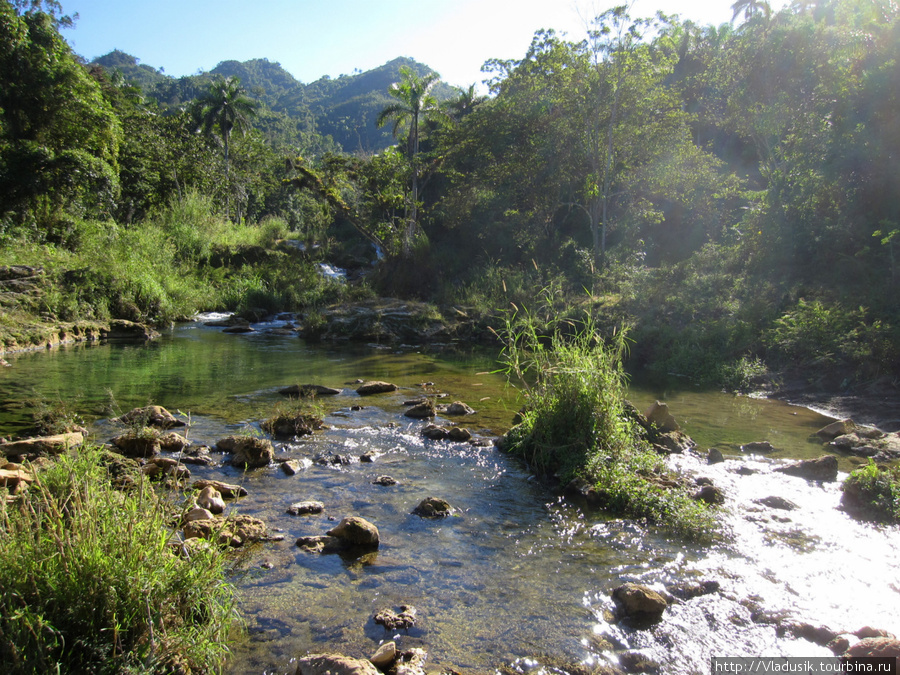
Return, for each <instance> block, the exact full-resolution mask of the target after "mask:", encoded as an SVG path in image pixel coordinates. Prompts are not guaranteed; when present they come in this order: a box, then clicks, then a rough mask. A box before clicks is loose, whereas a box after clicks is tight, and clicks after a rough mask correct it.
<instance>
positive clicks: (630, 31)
mask: <svg viewBox="0 0 900 675" xmlns="http://www.w3.org/2000/svg"><path fill="white" fill-rule="evenodd" d="M38 4H40V3H38ZM735 10H736V15H735V16H736V18H735V21H734V22H733V23H731V24H724V25H721V26H700V25H695V24H693V23H691V22H680V21H678V20H676V19H673V18H667V17H661V16H658V17H654V18H647V19H644V18H638V17H632V16H629V14H628V13H627V11H626V10H625V9H624V8H619V9H615V10H610V11H608V12H606V13H604V14H602V15H601V16H599V17H597V18H596V20H595V21H594V23H593V29H592V31H591V32H590V34H589V35H587V36H586V39H585V40H583V41H570V40H568V39H564V38H562V37H560V36H558V35H555V34H553V33H552V32H540V33H538V34H536V35H535V36H534V39H533V41H532V44H531V47H530V49H529V50H528V51H527V53H526V54H524V55H523V56H522V57H521V58H520V59H516V60H506V61H499V60H498V61H493V62H490V63H489V64H487V69H488V73H489V77H490V93H489V95H488V96H486V97H478V96H476V95H475V92H474V91H473V90H469V91H458V90H451V89H450V88H447V87H446V85H442V83H440V82H439V80H438V78H437V76H436V75H434V74H431V73H429V72H428V70H427V68H424V67H422V66H420V65H419V64H415V63H412V62H409V61H407V60H403V59H398V60H395V61H392V62H390V63H388V64H386V65H385V66H383V67H382V68H380V69H376V70H373V71H370V72H368V73H362V74H357V75H352V76H343V77H340V78H337V79H327V78H323V79H321V80H319V81H316V82H313V83H310V84H307V85H302V84H300V83H298V82H296V80H294V79H293V78H292V77H291V76H290V75H289V74H288V73H286V72H285V71H284V70H283V69H281V67H280V66H279V65H278V64H275V63H270V62H268V61H266V60H264V59H259V60H254V61H249V62H245V63H238V62H233V61H228V62H224V63H222V64H220V65H219V66H218V67H217V68H216V69H215V70H214V71H213V72H212V73H210V74H204V75H202V76H198V77H196V78H180V79H173V78H168V77H166V76H165V75H164V74H162V73H158V72H156V71H155V70H153V69H152V68H147V67H144V66H139V65H137V64H136V63H134V62H133V61H134V60H133V59H131V61H132V62H131V63H129V57H127V55H122V54H117V53H113V54H110V55H108V56H107V57H103V59H101V60H98V62H97V63H95V64H89V65H87V66H84V65H82V64H81V63H79V60H78V59H77V58H76V57H75V55H73V54H72V53H71V50H70V49H69V48H68V46H67V45H66V44H65V42H64V40H62V38H61V37H60V36H59V34H58V31H57V25H56V20H57V19H55V18H54V17H53V16H50V15H47V14H44V13H42V12H39V11H27V12H24V13H20V12H19V11H18V10H17V9H16V7H15V6H14V5H13V4H11V3H9V2H7V1H4V2H2V3H0V12H2V14H0V17H2V21H0V45H2V50H0V69H2V72H3V73H4V78H3V80H2V82H0V108H2V112H0V263H2V264H12V263H14V262H15V261H16V258H17V255H20V254H21V242H22V241H23V240H27V241H29V242H32V241H38V242H41V243H42V244H43V245H44V246H45V247H47V249H46V250H51V249H52V251H54V255H56V254H58V252H59V251H68V252H70V253H69V255H72V256H77V255H78V254H79V251H80V247H83V246H84V245H85V242H86V241H87V240H88V239H89V238H90V236H93V235H89V234H88V232H96V231H97V230H98V229H99V228H105V229H106V231H107V232H109V231H116V232H119V233H120V234H121V235H122V236H124V235H125V234H126V233H134V234H135V236H137V235H138V234H141V235H145V234H146V233H147V232H149V231H150V228H151V225H152V226H154V227H156V226H160V227H162V230H161V232H162V234H160V236H163V237H174V239H172V241H173V242H174V243H173V244H172V246H174V247H175V248H176V249H177V250H181V249H179V247H182V246H183V245H184V242H185V241H192V242H193V244H192V245H193V246H194V248H193V249H191V251H192V252H191V254H190V256H189V257H190V259H191V260H192V261H194V263H195V264H208V263H209V262H210V261H211V260H213V259H214V258H215V256H214V255H212V254H211V252H210V250H211V249H210V245H209V242H204V236H205V235H204V234H203V232H204V231H209V228H208V226H204V227H206V228H207V229H206V230H204V228H203V227H198V226H196V224H195V222H194V221H192V220H191V218H194V219H200V220H202V221H203V222H207V220H204V219H209V218H214V219H215V218H218V219H220V220H221V221H222V222H223V227H226V226H227V223H229V222H230V223H235V224H240V225H241V226H244V227H248V226H249V227H254V226H256V224H258V223H261V222H264V223H268V224H271V223H272V222H274V220H273V219H275V220H277V222H278V223H279V228H281V230H282V231H283V232H287V233H292V236H295V237H301V238H303V239H306V240H308V241H309V242H313V241H315V242H317V243H320V244H322V245H323V246H322V247H321V249H320V251H321V252H322V253H323V254H325V255H329V256H331V257H332V259H333V260H335V261H340V262H342V263H344V264H349V265H355V266H358V267H360V268H362V267H364V266H366V265H368V264H370V263H372V262H373V261H374V253H373V247H372V245H373V244H374V245H375V246H376V247H377V249H378V250H379V252H380V253H381V254H383V259H382V260H381V261H380V262H378V263H377V264H376V265H375V267H374V269H373V270H371V271H370V272H369V273H368V274H367V275H366V276H365V281H363V282H360V283H362V284H363V285H365V286H366V287H367V288H368V289H370V290H371V291H374V292H378V293H383V294H394V295H400V296H406V297H417V298H420V299H424V300H428V301H431V302H434V303H437V304H439V305H442V306H454V307H456V308H458V309H460V311H465V312H469V313H472V314H475V313H478V314H481V315H484V316H493V317H495V318H496V319H497V320H499V317H500V314H499V313H500V312H505V311H519V312H522V311H524V309H525V308H528V309H530V310H532V311H538V308H540V311H547V312H548V313H552V314H554V315H560V314H561V315H563V316H571V317H572V318H573V320H577V319H578V317H580V316H583V313H584V312H589V313H591V314H592V315H594V317H595V318H596V319H597V320H598V321H599V322H600V323H602V324H604V325H608V326H610V327H613V326H619V325H622V324H626V325H628V326H630V337H631V339H632V340H633V345H632V348H631V359H632V363H633V364H635V365H640V366H644V367H648V368H653V369H657V370H660V371H663V372H669V373H677V374H681V375H685V376H689V377H691V378H693V379H694V380H698V381H705V382H714V383H717V384H725V385H727V386H732V387H741V386H748V385H750V384H751V383H753V382H754V381H755V378H757V377H758V376H760V375H762V374H764V373H766V372H767V371H769V372H772V371H776V372H778V371H782V372H783V371H784V370H785V369H793V368H800V369H801V371H802V372H803V374H804V377H806V378H807V379H808V380H811V381H814V382H819V383H821V384H822V385H823V386H827V387H832V388H837V387H841V386H843V387H849V386H854V385H857V384H860V383H873V382H879V383H881V384H882V385H884V386H889V387H890V386H896V384H897V382H896V373H897V372H900V368H898V365H900V360H898V354H900V348H898V346H900V336H898V326H900V318H898V314H900V300H898V293H897V290H898V278H897V277H898V274H897V251H896V248H897V245H898V242H900V238H898V233H900V201H898V198H897V195H898V194H900V184H898V183H900V166H898V164H900V123H898V118H897V111H898V109H900V75H898V73H900V70H898V68H897V60H898V56H900V23H898V16H897V9H896V7H895V6H894V5H892V4H890V3H886V2H878V1H872V0H824V1H823V2H820V3H817V4H814V5H812V4H809V3H795V4H793V5H791V6H789V7H788V8H786V9H784V10H782V11H780V12H772V11H770V10H769V9H768V7H767V6H766V5H765V3H746V4H745V3H743V2H741V1H739V2H738V3H735ZM131 83H133V84H131ZM214 111H218V112H217V113H215V114H219V115H220V116H219V117H216V116H215V114H214ZM223 111H226V112H223ZM228 111H230V112H228ZM222 115H224V116H222ZM229 115H231V117H229ZM379 124H380V126H378V125H379ZM198 130H200V132H201V133H197V131H198ZM381 134H383V136H382V135H381ZM385 139H389V140H387V141H386V140H385ZM387 142H391V143H393V142H396V145H394V146H391V147H390V148H389V149H387V150H385V151H382V150H384V148H385V145H386V143H387ZM375 151H379V152H378V154H373V153H374V152H375ZM287 159H290V160H291V161H290V162H286V160H287ZM189 197H190V198H191V199H201V200H202V202H203V204H205V206H204V209H208V211H204V212H203V213H202V214H201V213H199V212H197V211H193V212H191V213H193V215H188V213H187V212H186V211H185V210H184V209H181V210H177V208H178V205H179V204H182V205H183V204H184V203H185V200H186V199H188V198H189ZM176 212H177V213H179V214H181V215H179V216H178V218H182V219H186V220H181V221H178V223H177V227H175V225H173V222H174V221H173V218H174V216H172V214H173V213H176ZM166 214H168V215H166ZM97 223H104V225H102V226H100V225H97ZM165 223H168V225H165V226H163V225H161V224H165ZM166 227H168V230H167V229H166ZM175 232H177V233H178V235H177V236H175V235H174V233H175ZM46 250H45V252H46ZM198 252H205V253H202V254H201V253H198ZM37 257H38V256H37V253H35V254H34V258H35V259H37ZM217 260H218V263H219V264H220V265H221V264H222V260H221V259H217ZM232 260H233V258H232ZM71 264H77V263H71ZM219 269H221V270H222V271H220V272H216V274H219V275H220V276H221V277H223V279H224V277H226V276H227V275H229V274H230V273H231V272H230V271H229V270H228V267H227V265H226V266H225V267H220V268H219ZM211 278H212V277H211ZM220 281H221V280H220ZM257 281H258V282H259V283H257V285H256V286H254V288H255V290H254V293H256V295H255V296H254V298H255V300H254V302H255V303H256V304H258V305H261V304H264V305H265V306H267V307H269V308H270V309H272V310H276V309H286V310H302V309H308V308H309V307H311V306H313V305H315V303H317V302H324V301H323V300H316V299H314V298H313V297H312V296H309V295H307V296H303V297H300V296H299V295H297V294H291V293H282V292H280V291H279V284H281V283H283V282H284V279H281V280H279V279H278V278H276V276H271V277H268V276H265V277H260V278H259V279H258V280H257ZM210 283H212V282H210ZM216 283H219V282H216ZM251 286H252V284H251ZM160 293H161V292H157V296H158V295H159V294H160ZM151 295H152V294H151ZM163 295H164V294H163ZM139 296H140V294H138V295H137V296H136V297H134V298H132V300H131V301H132V302H133V303H134V304H135V305H137V306H138V307H139V308H140V314H141V315H142V316H144V317H145V318H149V319H153V318H158V316H156V315H158V314H160V312H159V310H158V308H157V310H156V312H154V309H153V303H150V302H147V301H146V300H142V299H141V298H140V297H139ZM209 297H213V296H209ZM229 297H230V298H231V299H230V301H229V302H230V303H231V304H232V305H234V306H241V305H246V304H248V303H249V302H250V301H249V300H248V297H246V296H242V295H241V294H240V293H239V292H236V293H235V294H232V296H229ZM262 298H267V299H266V301H265V303H263V302H262ZM154 302H156V304H157V305H160V303H162V304H163V305H164V304H165V303H164V302H162V300H160V298H159V297H156V300H155V301H154ZM204 302H206V303H207V304H222V303H223V302H224V300H222V297H221V296H218V297H217V298H216V299H215V300H210V299H209V298H207V299H206V300H205V301H204ZM199 304H203V303H202V302H199V301H197V300H196V299H195V301H193V304H191V303H187V306H186V307H185V308H184V309H189V308H194V305H199ZM88 305H90V302H88V303H82V304H81V305H79V307H80V309H79V310H78V311H82V312H83V311H87V309H86V308H87V306H88ZM205 308H210V307H205ZM51 309H52V308H51ZM51 309H48V308H44V311H45V312H47V313H49V314H58V310H52V311H51ZM94 309H95V310H97V308H94ZM73 311H74V310H73ZM97 311H99V312H100V313H101V314H102V313H103V311H105V312H107V313H114V312H115V308H114V303H110V304H108V305H107V306H106V308H105V309H103V310H102V311H101V310H97Z"/></svg>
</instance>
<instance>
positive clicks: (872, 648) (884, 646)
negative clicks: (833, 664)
mask: <svg viewBox="0 0 900 675" xmlns="http://www.w3.org/2000/svg"><path fill="white" fill-rule="evenodd" d="M843 655H844V656H849V657H860V656H864V657H873V658H890V657H893V658H895V659H897V668H898V669H900V640H897V639H896V638H889V637H870V638H864V639H862V640H860V641H859V642H857V643H856V644H855V645H853V646H852V647H850V648H849V649H848V650H847V651H846V652H844V654H843Z"/></svg>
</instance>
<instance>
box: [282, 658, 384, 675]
mask: <svg viewBox="0 0 900 675" xmlns="http://www.w3.org/2000/svg"><path fill="white" fill-rule="evenodd" d="M296 675H381V674H380V673H379V672H378V669H377V668H376V667H375V665H374V664H373V663H372V662H371V661H369V660H368V659H354V658H351V657H349V656H341V655H340V654H315V655H312V656H305V657H303V658H302V659H297V670H296Z"/></svg>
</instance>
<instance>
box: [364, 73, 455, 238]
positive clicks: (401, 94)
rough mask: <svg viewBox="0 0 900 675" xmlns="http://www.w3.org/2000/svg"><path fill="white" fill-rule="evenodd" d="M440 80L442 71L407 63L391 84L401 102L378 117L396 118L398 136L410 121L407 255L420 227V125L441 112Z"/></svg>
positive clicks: (383, 119)
mask: <svg viewBox="0 0 900 675" xmlns="http://www.w3.org/2000/svg"><path fill="white" fill-rule="evenodd" d="M439 81H440V75H438V74H437V73H428V74H427V75H424V76H421V77H420V76H419V75H417V74H416V73H415V71H413V70H412V69H411V68H408V67H405V66H404V67H403V68H401V69H400V81H399V82H395V83H394V84H392V85H391V86H390V87H389V88H388V93H389V94H390V95H391V96H392V97H394V98H395V99H397V102H396V103H392V104H390V105H388V106H387V107H386V108H385V109H384V110H382V111H381V112H380V113H379V115H378V119H377V120H376V124H377V126H379V127H383V126H384V125H385V124H386V123H387V122H388V121H389V120H393V121H394V128H393V134H394V137H397V135H398V133H399V131H400V129H401V128H402V127H404V126H406V125H408V131H407V137H406V155H407V158H408V159H409V163H410V174H411V179H410V185H411V194H410V199H409V218H408V220H407V226H406V235H405V237H404V241H403V253H404V255H406V256H408V255H409V253H410V250H411V248H412V242H413V239H414V237H415V235H416V230H417V228H418V205H419V178H420V165H419V136H420V132H419V129H420V124H421V123H422V121H423V120H424V119H427V118H429V117H433V116H435V115H436V114H437V113H439V112H440V106H439V105H438V101H437V99H436V98H435V97H434V96H433V95H432V94H431V90H432V89H433V88H434V85H436V84H437V83H438V82H439Z"/></svg>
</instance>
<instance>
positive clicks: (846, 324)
mask: <svg viewBox="0 0 900 675" xmlns="http://www.w3.org/2000/svg"><path fill="white" fill-rule="evenodd" d="M890 333H891V328H890V326H889V325H886V324H885V323H883V322H882V321H881V320H879V319H874V320H873V319H872V318H870V316H869V311H868V310H867V309H866V308H865V307H857V308H855V309H847V308H844V307H842V306H841V305H840V304H825V303H823V302H821V301H819V300H813V301H809V302H807V301H806V300H804V299H802V298H801V299H800V300H799V301H798V302H797V305H796V306H795V307H793V308H791V309H790V310H788V311H787V312H785V313H784V314H783V315H782V316H780V317H779V318H778V319H776V320H775V322H774V324H773V326H772V328H771V329H770V330H769V331H768V332H767V333H766V336H765V338H766V342H767V344H768V345H769V347H770V349H771V351H772V352H773V356H774V357H776V358H777V359H779V360H780V361H781V362H791V363H794V364H814V365H816V366H836V365H840V366H850V367H853V368H857V369H860V370H861V371H863V369H865V370H867V371H868V372H863V374H866V375H870V376H874V375H880V374H884V373H885V372H890V369H891V368H892V366H893V363H894V358H895V357H896V354H895V353H894V348H893V347H892V340H891V334H890Z"/></svg>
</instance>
